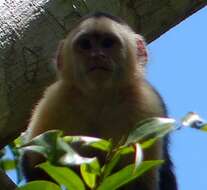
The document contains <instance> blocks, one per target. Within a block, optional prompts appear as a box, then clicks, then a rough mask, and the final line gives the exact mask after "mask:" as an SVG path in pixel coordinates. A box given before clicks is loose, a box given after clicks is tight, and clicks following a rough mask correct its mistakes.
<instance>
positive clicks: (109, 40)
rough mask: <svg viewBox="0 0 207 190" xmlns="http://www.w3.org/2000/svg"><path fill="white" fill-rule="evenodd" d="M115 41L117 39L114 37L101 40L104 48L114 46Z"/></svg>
mask: <svg viewBox="0 0 207 190" xmlns="http://www.w3.org/2000/svg"><path fill="white" fill-rule="evenodd" d="M114 43H115V40H114V39H113V38H105V39H103V41H102V42H101V46H102V48H112V47H113V45H114Z"/></svg>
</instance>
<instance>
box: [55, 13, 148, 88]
mask: <svg viewBox="0 0 207 190" xmlns="http://www.w3.org/2000/svg"><path fill="white" fill-rule="evenodd" d="M58 57H59V58H58V65H59V70H60V72H61V76H62V78H63V80H65V81H68V82H70V83H75V85H76V86H78V87H80V88H81V89H92V90H93V89H99V88H102V89H103V88H104V89H107V88H114V87H115V86H119V85H120V84H121V85H122V86H123V85H124V84H126V85H127V83H129V82H130V80H134V77H143V66H144V64H145V62H146V60H147V53H146V49H145V43H144V40H143V38H142V37H141V36H140V35H138V34H136V33H135V32H134V31H133V30H132V29H131V28H130V27H129V26H128V25H127V24H126V23H125V22H124V21H122V20H121V19H120V18H118V17H114V16H111V15H108V14H105V13H94V14H91V15H88V16H86V17H84V18H82V19H81V20H80V21H79V22H78V23H77V25H76V26H75V27H74V28H73V29H72V30H71V31H70V33H69V34H68V36H67V37H66V39H65V40H63V42H62V45H61V48H60V50H59V55H58Z"/></svg>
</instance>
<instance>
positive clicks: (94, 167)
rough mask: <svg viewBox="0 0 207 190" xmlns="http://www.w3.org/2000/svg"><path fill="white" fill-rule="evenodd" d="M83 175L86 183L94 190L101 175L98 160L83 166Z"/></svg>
mask: <svg viewBox="0 0 207 190" xmlns="http://www.w3.org/2000/svg"><path fill="white" fill-rule="evenodd" d="M80 169H81V175H82V177H83V179H84V181H85V183H86V184H87V185H88V187H90V188H91V189H93V188H94V187H95V186H96V178H97V176H98V175H100V165H99V162H98V160H96V161H95V162H92V163H90V164H82V165H81V168H80Z"/></svg>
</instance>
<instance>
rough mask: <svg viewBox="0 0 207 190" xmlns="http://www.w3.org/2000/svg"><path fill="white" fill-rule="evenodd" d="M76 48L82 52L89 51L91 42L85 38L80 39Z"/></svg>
mask: <svg viewBox="0 0 207 190" xmlns="http://www.w3.org/2000/svg"><path fill="white" fill-rule="evenodd" d="M78 46H79V47H80V48H81V49H83V50H89V49H91V48H92V45H91V42H90V40H89V39H87V38H82V39H80V40H79V42H78Z"/></svg>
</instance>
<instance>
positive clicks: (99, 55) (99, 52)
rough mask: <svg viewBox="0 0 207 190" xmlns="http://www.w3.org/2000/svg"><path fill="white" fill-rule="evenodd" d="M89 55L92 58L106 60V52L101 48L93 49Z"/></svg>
mask: <svg viewBox="0 0 207 190" xmlns="http://www.w3.org/2000/svg"><path fill="white" fill-rule="evenodd" d="M89 54H90V57H91V58H106V54H105V53H104V51H103V50H102V49H99V48H92V49H91V50H90V53H89Z"/></svg>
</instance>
